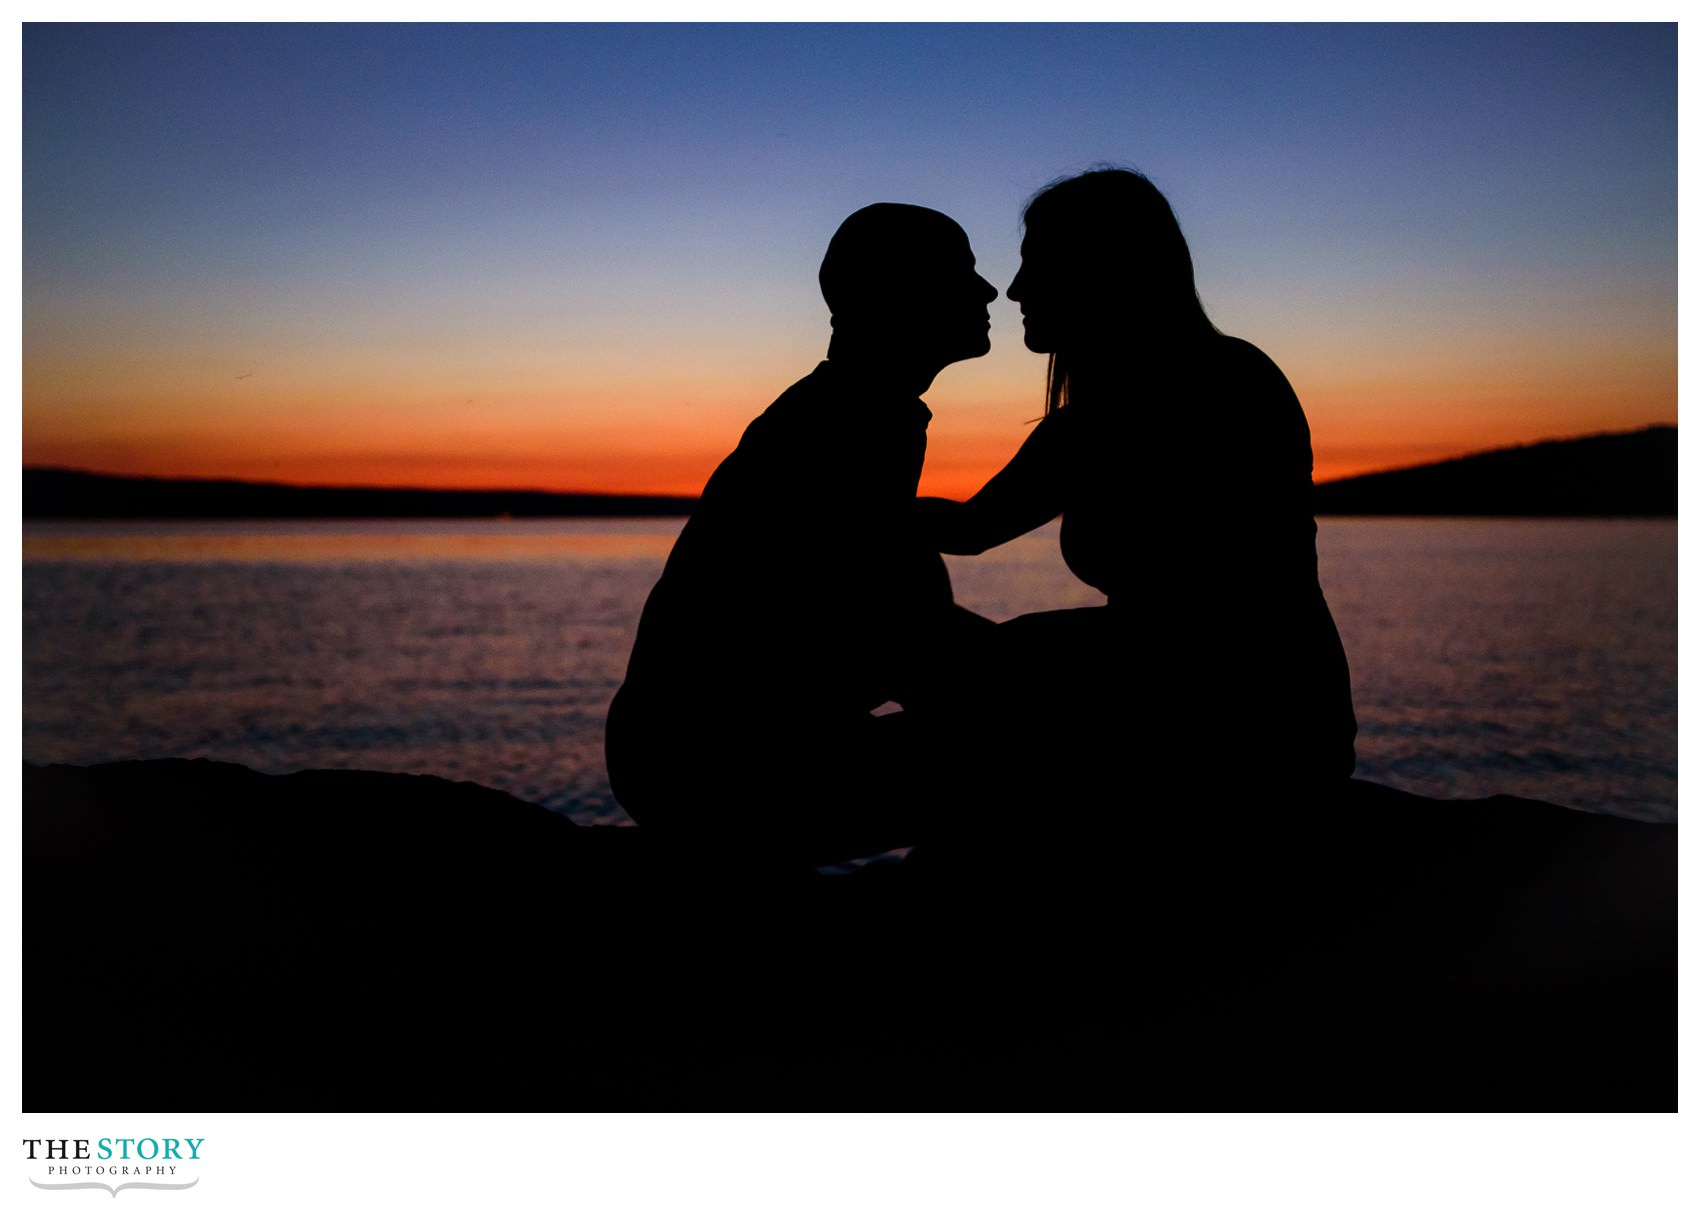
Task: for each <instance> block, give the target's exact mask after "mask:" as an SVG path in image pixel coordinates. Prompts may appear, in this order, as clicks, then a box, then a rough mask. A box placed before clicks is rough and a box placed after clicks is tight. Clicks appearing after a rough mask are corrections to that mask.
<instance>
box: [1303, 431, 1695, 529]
mask: <svg viewBox="0 0 1700 1214" xmlns="http://www.w3.org/2000/svg"><path fill="white" fill-rule="evenodd" d="M1316 512H1317V513H1318V514H1428V515H1559V516H1564V515H1570V516H1585V517H1586V516H1592V517H1601V516H1616V517H1627V516H1633V517H1647V516H1659V515H1675V514H1676V427H1675V426H1649V427H1647V428H1646V429H1645V430H1630V431H1625V432H1623V433H1619V434H1595V435H1591V436H1589V437H1587V438H1569V439H1554V440H1551V441H1548V442H1542V443H1532V444H1530V445H1528V446H1523V447H1507V448H1504V449H1502V450H1498V451H1484V452H1482V453H1480V454H1479V455H1466V456H1463V457H1461V458H1459V459H1449V460H1445V461H1443V462H1441V463H1435V464H1422V465H1420V466H1418V467H1414V468H1399V469H1396V470H1394V471H1392V472H1375V473H1371V474H1370V475H1368V476H1354V477H1351V478H1349V479H1347V480H1339V481H1329V482H1327V483H1326V484H1321V485H1318V486H1317V487H1316Z"/></svg>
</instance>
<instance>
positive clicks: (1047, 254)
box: [1007, 223, 1090, 354]
mask: <svg viewBox="0 0 1700 1214" xmlns="http://www.w3.org/2000/svg"><path fill="white" fill-rule="evenodd" d="M1074 245H1075V242H1071V241H1064V240H1061V239H1058V238H1057V236H1056V235H1055V233H1054V231H1051V230H1047V229H1046V228H1045V227H1043V226H1040V227H1038V228H1035V227H1034V225H1032V224H1031V223H1029V224H1028V227H1027V235H1026V237H1025V238H1024V239H1023V240H1022V242H1021V269H1020V270H1018V271H1017V272H1016V275H1015V278H1014V279H1013V280H1012V281H1011V282H1010V284H1009V290H1008V292H1007V294H1008V295H1009V298H1010V299H1011V300H1012V301H1014V302H1015V303H1017V304H1020V305H1021V326H1022V340H1023V342H1024V343H1025V345H1026V346H1027V348H1028V349H1029V350H1031V351H1033V353H1035V354H1054V353H1055V352H1056V351H1057V350H1058V349H1060V348H1064V347H1066V346H1068V345H1071V344H1073V342H1074V341H1077V340H1078V339H1079V338H1080V337H1082V336H1084V333H1083V331H1082V329H1083V321H1084V320H1085V319H1086V318H1085V317H1084V316H1082V315H1081V312H1082V308H1083V307H1084V306H1089V303H1090V301H1089V300H1088V299H1087V296H1088V295H1089V294H1090V291H1089V289H1088V287H1087V284H1086V277H1087V276H1086V273H1085V271H1086V268H1087V267H1085V266H1083V265H1081V264H1080V260H1081V256H1082V254H1081V252H1080V250H1079V249H1078V248H1076V247H1074Z"/></svg>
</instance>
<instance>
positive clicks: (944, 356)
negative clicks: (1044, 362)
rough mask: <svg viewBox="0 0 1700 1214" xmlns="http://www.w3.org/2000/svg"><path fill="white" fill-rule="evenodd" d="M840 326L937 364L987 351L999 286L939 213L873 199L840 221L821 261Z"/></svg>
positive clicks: (826, 291) (959, 233)
mask: <svg viewBox="0 0 1700 1214" xmlns="http://www.w3.org/2000/svg"><path fill="white" fill-rule="evenodd" d="M821 290H822V293H823V294H824V295H825V296H826V300H827V304H828V306H830V307H831V308H832V313H833V324H834V326H835V327H839V328H851V327H854V328H856V329H859V330H861V331H862V332H864V333H867V334H870V335H871V334H879V335H880V337H881V340H884V341H887V342H892V343H896V344H899V345H901V346H904V347H906V348H909V349H912V350H916V351H921V352H925V353H926V354H927V355H928V356H930V357H933V358H936V359H938V360H939V362H940V365H944V364H945V363H951V362H956V361H957V360H959V359H964V358H978V357H980V356H981V355H983V354H985V353H986V352H987V351H988V350H990V349H991V340H990V337H989V332H988V331H989V328H990V324H991V319H990V314H989V313H988V312H987V311H986V305H987V304H989V303H990V302H991V301H992V300H994V299H996V298H997V294H998V293H997V288H995V287H994V286H992V284H991V283H989V282H987V281H986V280H985V279H984V278H982V277H980V275H979V274H978V273H977V272H976V271H975V269H974V250H973V248H972V247H971V246H970V245H969V243H968V236H967V233H965V232H963V230H962V229H961V227H959V226H958V225H957V223H956V222H955V221H954V220H952V219H951V218H949V217H948V216H946V215H942V214H940V213H939V212H938V211H932V210H928V209H926V208H924V207H914V206H905V205H902V204H897V203H877V204H875V205H874V206H871V207H865V208H863V209H862V210H860V211H858V212H856V213H855V214H854V215H852V216H851V217H850V218H849V219H847V220H845V221H844V223H843V225H842V226H841V227H840V228H839V230H838V233H837V234H836V235H835V236H834V237H833V239H832V243H831V245H830V246H829V247H828V250H827V257H826V260H825V261H824V262H823V263H822V265H821Z"/></svg>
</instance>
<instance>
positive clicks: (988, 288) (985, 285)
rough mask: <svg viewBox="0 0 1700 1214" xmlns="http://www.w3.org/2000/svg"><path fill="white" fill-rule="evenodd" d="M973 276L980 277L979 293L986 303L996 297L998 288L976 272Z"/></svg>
mask: <svg viewBox="0 0 1700 1214" xmlns="http://www.w3.org/2000/svg"><path fill="white" fill-rule="evenodd" d="M975 277H976V278H979V279H980V287H981V292H980V293H981V294H982V295H984V296H985V299H986V302H987V303H991V302H992V300H994V299H996V298H997V297H998V289H997V288H996V287H994V286H993V285H992V284H991V283H989V282H987V281H986V280H985V278H984V277H982V276H981V275H978V274H976V275H975Z"/></svg>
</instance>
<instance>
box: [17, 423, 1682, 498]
mask: <svg viewBox="0 0 1700 1214" xmlns="http://www.w3.org/2000/svg"><path fill="white" fill-rule="evenodd" d="M23 480H24V484H23V491H24V492H23V498H24V503H23V505H24V517H25V518H34V519H45V518H62V519H97V518H99V519H119V518H158V519H167V518H237V519H241V518H497V517H500V516H503V515H508V516H511V517H513V518H573V517H598V518H617V517H622V516H623V517H649V518H653V517H668V516H675V517H676V516H682V515H687V514H689V513H690V512H691V509H692V507H694V506H695V505H696V499H695V498H693V497H665V496H653V495H651V496H628V495H623V494H612V493H543V492H539V491H533V490H498V489H371V488H332V487H314V486H300V485H281V484H271V483H268V482H264V481H234V480H230V481H226V480H167V479H161V478H157V477H145V476H106V475H103V474H100V473H94V472H78V471H73V470H71V469H67V468H25V469H24V477H23ZM1316 512H1317V513H1318V514H1428V515H1560V516H1562V515H1579V516H1642V517H1645V516H1660V515H1673V516H1674V515H1675V514H1676V427H1675V426H1649V427H1648V428H1647V429H1645V430H1631V431H1627V432H1624V433H1620V434H1596V435H1592V436H1590V437H1588V438H1571V439H1555V440H1552V441H1549V442H1542V443H1532V444H1530V445H1528V446H1523V447H1507V448H1504V449H1502V450H1498V451H1484V452H1481V453H1480V454H1478V455H1466V456H1463V457H1461V458H1459V459H1451V460H1445V461H1443V462H1440V463H1434V464H1422V465H1419V466H1418V467H1414V468H1399V469H1395V470H1394V471H1391V472H1375V473H1371V474H1369V475H1367V476H1354V477H1351V478H1349V479H1347V480H1338V481H1329V482H1327V483H1326V484H1321V485H1318V486H1317V487H1316Z"/></svg>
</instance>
